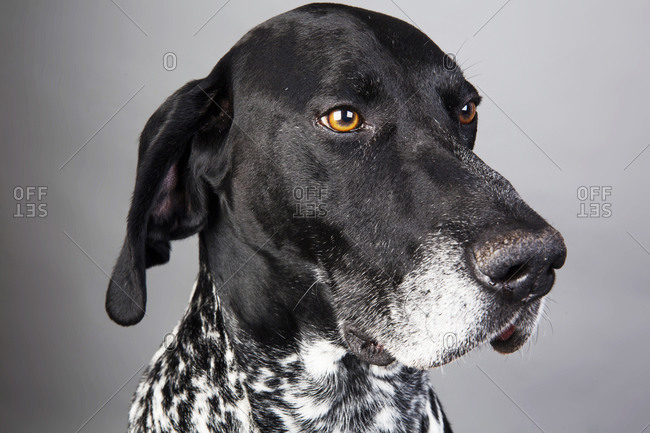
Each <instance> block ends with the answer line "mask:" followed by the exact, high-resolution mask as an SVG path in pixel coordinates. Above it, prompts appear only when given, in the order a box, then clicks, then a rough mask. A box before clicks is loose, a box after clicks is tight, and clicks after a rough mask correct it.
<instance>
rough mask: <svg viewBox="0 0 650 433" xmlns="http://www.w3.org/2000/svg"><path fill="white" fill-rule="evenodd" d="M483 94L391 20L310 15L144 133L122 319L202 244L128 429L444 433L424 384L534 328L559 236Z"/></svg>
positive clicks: (140, 307)
mask: <svg viewBox="0 0 650 433" xmlns="http://www.w3.org/2000/svg"><path fill="white" fill-rule="evenodd" d="M480 99H481V98H480V96H479V94H478V92H477V91H476V89H475V88H474V87H473V86H472V85H471V84H470V83H468V82H467V81H466V80H465V79H464V78H463V74H462V72H461V71H460V69H459V68H458V67H457V66H456V65H455V63H453V61H452V60H451V59H450V57H449V56H446V55H445V53H444V52H443V51H442V50H440V49H439V48H438V47H437V46H436V45H435V44H434V43H433V42H432V41H431V40H430V39H429V38H428V37H427V36H426V35H424V34H423V33H422V32H420V31H419V30H417V29H416V28H414V27H413V26H411V25H409V24H407V23H405V22H403V21H400V20H398V19H395V18H392V17H389V16H386V15H382V14H379V13H375V12H370V11H367V10H363V9H358V8H353V7H348V6H343V5H335V4H311V5H307V6H304V7H300V8H298V9H295V10H293V11H290V12H287V13H285V14H282V15H279V16H277V17H275V18H273V19H271V20H269V21H266V22H265V23H263V24H261V25H259V26H257V27H255V28H254V29H252V30H251V31H250V32H249V33H247V34H246V35H245V36H244V37H243V38H242V39H241V40H240V41H239V42H238V43H237V44H236V45H235V46H234V47H233V48H232V49H231V50H230V51H229V52H228V53H227V54H226V55H225V56H224V57H223V58H222V59H221V60H220V61H219V62H218V63H217V65H216V66H215V67H214V69H213V70H212V71H211V72H210V74H209V75H208V76H207V77H205V78H203V79H200V80H196V81H191V82H189V83H187V84H186V85H185V86H183V87H181V88H180V89H179V90H178V91H176V92H175V93H174V94H173V95H171V96H170V97H169V98H168V99H167V100H166V101H165V102H164V103H163V104H162V105H161V106H160V108H158V110H157V111H156V112H155V113H154V114H153V115H152V116H151V118H150V119H149V121H148V122H147V124H146V126H145V128H144V130H143V132H142V134H141V137H140V146H139V152H138V166H137V175H136V182H135V190H134V193H133V198H132V203H131V208H130V211H129V215H128V220H127V235H126V239H125V242H124V245H123V247H122V250H121V253H120V255H119V258H118V259H117V263H116V265H115V268H114V270H113V274H112V277H111V281H110V283H109V287H108V291H107V296H106V309H107V312H108V314H109V316H110V317H111V318H112V319H113V320H114V321H115V322H117V323H119V324H121V325H125V326H128V325H134V324H136V323H138V322H139V321H140V320H141V319H142V318H143V316H144V314H145V304H146V275H145V270H146V268H149V267H151V266H154V265H160V264H163V263H166V262H167V261H168V260H169V256H170V243H171V241H173V240H176V239H181V238H185V237H188V236H191V235H193V234H198V236H199V260H200V271H199V275H198V279H197V282H196V285H195V288H194V291H193V294H192V297H191V301H190V305H189V308H188V309H187V311H186V313H185V314H184V316H183V318H182V319H181V321H180V323H179V324H178V326H177V327H176V328H175V330H174V332H173V334H174V336H175V337H174V338H175V340H174V341H175V344H173V345H171V346H169V345H167V346H166V345H164V346H163V347H161V348H160V350H159V351H158V352H157V353H156V354H155V356H154V358H153V360H152V362H151V364H150V366H149V367H148V369H147V371H146V373H145V374H144V376H143V378H142V380H141V382H140V384H139V386H138V388H137V391H136V393H135V396H134V399H133V403H132V406H131V409H130V412H129V427H128V429H129V432H145V431H146V432H355V433H360V432H450V431H451V427H450V424H449V422H448V420H447V418H446V417H445V415H444V412H443V409H442V406H441V404H440V402H439V401H438V398H437V397H436V395H435V393H434V392H433V390H432V388H431V386H430V384H429V382H428V379H427V375H426V369H430V368H433V367H436V366H441V365H443V364H445V363H448V362H450V361H452V360H454V359H456V358H458V357H460V356H462V355H463V354H465V353H467V352H468V351H470V350H472V349H473V348H475V347H477V346H479V345H481V344H483V343H486V342H489V343H490V344H491V345H492V347H493V348H494V349H495V350H497V351H499V352H502V353H511V352H514V351H516V350H517V349H518V348H520V347H521V346H522V345H523V344H524V343H525V342H526V341H527V339H528V338H529V336H530V335H531V332H532V331H533V330H534V328H535V326H536V324H537V320H538V317H539V315H540V310H541V308H542V304H543V297H544V295H546V294H547V293H548V292H549V290H550V289H551V286H552V285H553V283H554V278H555V269H558V268H560V267H561V266H562V264H563V263H564V260H565V257H566V248H565V245H564V241H563V239H562V236H561V235H560V234H559V232H558V231H556V230H555V229H554V228H552V227H551V226H550V225H549V224H548V223H547V222H545V220H544V219H543V218H542V217H540V216H539V215H538V214H537V213H535V212H534V211H533V210H532V209H531V208H530V207H529V206H528V205H526V203H524V201H523V200H522V199H521V197H520V196H519V195H518V194H517V192H516V191H515V189H514V188H513V187H512V185H511V184H510V183H509V182H508V181H507V180H506V179H504V178H503V177H502V176H501V175H500V174H498V173H497V172H495V171H494V170H492V169H491V168H489V167H488V166H487V165H486V164H485V163H484V162H483V161H481V160H480V159H479V158H478V157H477V156H476V155H475V154H474V152H473V148H474V142H475V139H476V133H477V122H478V115H477V106H478V104H479V102H480Z"/></svg>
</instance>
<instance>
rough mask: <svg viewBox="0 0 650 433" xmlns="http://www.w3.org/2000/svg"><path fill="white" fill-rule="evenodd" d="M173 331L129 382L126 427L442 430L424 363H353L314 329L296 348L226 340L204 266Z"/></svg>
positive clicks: (160, 429) (170, 429)
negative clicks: (132, 386) (133, 384)
mask: <svg viewBox="0 0 650 433" xmlns="http://www.w3.org/2000/svg"><path fill="white" fill-rule="evenodd" d="M174 335H175V337H176V338H175V340H174V343H173V344H167V345H163V346H161V348H160V349H159V350H158V352H157V353H156V354H155V355H154V358H153V360H152V362H151V365H150V366H149V368H148V370H147V372H146V373H145V374H144V376H143V378H142V380H141V382H140V385H139V386H138V389H137V391H136V394H135V396H134V400H133V404H132V406H131V410H130V413H129V423H130V430H129V431H133V432H144V431H155V432H189V431H192V432H194V431H196V432H251V433H252V432H323V433H325V432H450V431H451V429H450V427H449V424H448V422H447V420H446V419H445V417H444V413H443V411H442V407H441V405H440V403H439V401H438V399H437V397H436V396H435V394H434V392H433V389H432V388H431V385H430V384H429V381H428V379H427V377H426V372H425V371H422V370H417V369H413V368H409V367H405V366H403V365H399V364H398V363H394V364H393V365H391V366H389V367H379V366H374V365H370V364H368V363H364V362H360V361H359V360H357V359H356V358H355V357H354V356H353V355H351V354H349V353H347V352H346V350H345V349H343V348H342V347H341V346H340V344H337V342H332V341H329V340H328V339H327V338H326V337H325V338H324V337H323V336H321V335H316V334H313V335H309V334H306V335H304V337H303V338H302V339H301V341H300V343H299V344H300V350H299V351H297V352H295V351H291V350H283V349H282V348H278V349H275V350H265V349H264V348H261V347H255V345H250V344H247V343H244V342H235V341H232V340H231V338H230V337H229V335H228V333H227V331H226V327H225V326H224V313H223V310H222V308H221V306H220V303H219V298H218V295H217V293H216V286H215V284H214V283H213V282H212V281H211V279H210V277H208V276H207V275H205V274H202V276H201V277H200V278H199V281H198V282H197V285H196V287H195V289H194V293H193V295H192V300H191V302H190V306H189V308H188V310H187V312H186V313H185V315H184V317H183V319H182V320H181V322H180V324H179V326H177V328H176V329H175V330H174ZM236 350H238V351H239V352H238V353H240V354H242V355H243V356H240V357H239V358H240V359H239V360H238V359H237V357H236V356H235V351H236Z"/></svg>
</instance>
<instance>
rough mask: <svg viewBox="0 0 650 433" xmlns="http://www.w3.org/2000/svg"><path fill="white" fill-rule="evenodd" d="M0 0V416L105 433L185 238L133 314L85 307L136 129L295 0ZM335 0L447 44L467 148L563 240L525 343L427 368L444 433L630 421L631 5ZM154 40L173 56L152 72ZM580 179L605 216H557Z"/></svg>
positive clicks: (634, 132) (644, 415)
mask: <svg viewBox="0 0 650 433" xmlns="http://www.w3.org/2000/svg"><path fill="white" fill-rule="evenodd" d="M12 3H13V4H11V3H8V2H3V4H2V6H0V9H1V10H0V33H1V34H2V39H1V40H2V50H1V53H2V61H1V64H2V67H0V75H1V80H0V89H1V92H2V115H1V116H0V124H1V125H2V146H3V148H2V149H3V158H2V170H0V178H1V180H2V187H1V189H0V197H1V199H0V218H2V224H1V232H2V261H1V264H0V269H1V271H0V284H1V287H2V290H1V292H0V303H1V304H0V305H1V309H2V310H1V311H0V321H1V322H0V329H2V355H1V356H0V362H1V365H2V368H1V378H0V380H1V382H0V389H1V393H2V394H1V400H0V419H2V424H3V427H2V430H3V431H16V432H37V431H48V432H77V431H82V432H87V433H90V432H109V431H123V430H124V428H125V422H126V414H127V407H128V404H129V400H130V397H131V394H132V393H133V391H134V388H135V386H136V383H137V377H139V375H140V373H141V368H142V367H143V366H144V365H145V364H146V363H147V362H148V360H149V359H150V357H151V356H152V354H153V353H154V351H155V349H156V348H157V346H158V345H159V344H160V342H161V340H162V338H163V336H164V334H165V333H166V332H168V331H169V330H171V329H172V327H173V326H174V324H175V323H176V321H177V320H178V319H179V318H180V316H181V314H182V311H183V310H184V308H185V306H186V305H187V300H188V296H189V292H190V289H191V286H192V283H193V280H194V277H195V274H196V272H197V269H198V267H197V262H196V260H197V252H196V239H190V240H187V241H183V242H179V243H177V244H176V245H175V247H174V248H175V249H174V254H173V255H172V260H171V262H170V264H169V265H167V266H165V267H160V268H156V269H153V270H151V271H150V272H149V277H148V278H149V288H150V302H149V305H148V313H147V317H146V318H145V320H144V321H143V322H142V323H141V324H140V325H138V326H136V327H133V328H129V329H124V328H120V327H119V326H117V325H115V324H113V323H112V322H110V321H109V319H108V317H107V316H106V314H105V312H104V291H105V288H106V285H107V276H106V272H110V270H111V268H112V266H113V263H114V260H115V258H116V256H117V253H118V250H119V247H120V245H121V242H122V238H123V235H124V230H125V217H126V214H127V211H128V205H129V199H130V194H131V191H132V186H133V180H134V174H135V167H136V139H137V136H138V134H139V132H140V130H141V128H142V127H143V126H144V123H145V121H146V120H147V118H148V117H149V115H150V114H151V113H152V112H153V111H154V110H155V109H156V108H157V106H158V105H159V104H160V103H161V102H162V101H163V100H164V98H165V97H166V96H167V95H169V94H170V93H171V92H173V91H174V90H175V89H177V88H178V87H180V86H181V85H182V84H183V83H185V82H186V81H188V80H190V79H192V78H196V77H201V76H204V75H205V74H207V72H208V71H209V70H210V69H211V67H212V66H213V65H214V64H215V63H216V61H217V60H218V59H219V58H220V57H221V56H222V55H223V54H224V53H225V52H226V51H227V50H228V49H229V47H231V46H232V44H233V43H235V42H236V41H237V40H238V39H239V38H240V37H241V36H242V35H243V34H244V33H245V32H246V31H247V30H248V29H249V28H251V27H252V26H254V25H255V24H257V23H259V22H262V21H264V20H265V19H267V18H270V17H272V16H274V15H276V14H278V13H281V12H283V11H285V10H288V9H291V8H293V7H296V6H299V5H300V4H302V2H298V1H276V2H268V1H267V2H265V1H252V0H251V1H238V0H233V1H230V2H229V3H227V4H226V5H225V7H223V9H221V10H220V11H219V12H218V13H216V12H217V11H218V10H219V9H220V8H221V7H222V6H223V5H224V2H223V1H210V2H206V1H203V2H192V5H191V6H189V4H187V3H183V2H173V1H170V0H163V1H160V2H155V3H154V2H137V1H132V0H115V3H114V2H112V1H110V0H106V1H95V2H88V1H81V0H79V1H59V2H57V3H58V4H56V5H55V4H54V2H45V1H40V2H37V1H30V2H18V1H15V2H12ZM351 3H352V4H356V5H360V6H365V7H368V8H372V9H375V10H378V11H381V12H385V13H388V14H391V15H393V16H396V17H399V18H402V19H404V20H407V21H409V20H411V19H412V20H414V21H415V22H416V23H417V25H418V26H419V27H420V28H421V29H422V30H423V31H424V32H426V33H427V34H428V35H429V36H430V37H431V38H432V39H433V40H434V41H435V42H436V43H437V44H438V45H439V46H440V47H442V48H443V49H444V50H445V51H448V52H458V51H459V48H460V47H461V46H462V49H461V50H460V51H459V52H458V54H457V57H458V60H459V62H460V63H461V64H462V65H463V68H464V69H465V70H466V76H468V77H470V78H471V81H472V82H473V83H475V84H477V85H478V86H479V87H480V90H481V93H482V94H483V95H484V103H483V104H482V105H481V107H480V117H481V122H480V127H479V136H478V140H477V147H476V152H477V153H478V154H479V155H480V156H481V157H482V158H483V159H484V160H485V161H486V162H488V163H489V164H490V165H491V166H492V167H494V168H495V169H497V170H498V171H500V172H501V173H502V174H504V175H505V176H506V177H507V178H509V179H510V180H511V181H512V183H513V184H514V185H515V186H516V187H517V189H518V191H519V192H520V193H521V195H522V196H523V197H524V198H525V199H526V200H527V201H528V202H529V203H530V204H531V205H532V206H533V207H534V208H535V209H537V210H538V211H539V212H540V213H541V214H542V215H543V216H545V217H546V218H547V219H548V220H549V221H550V222H551V223H553V224H554V225H555V226H556V227H557V228H558V229H560V231H561V232H562V233H563V234H564V236H565V238H566V242H567V245H568V249H569V258H568V261H567V264H566V266H565V268H564V269H562V271H560V272H559V279H558V283H557V285H556V286H555V288H554V289H553V291H552V292H551V295H550V301H549V302H548V304H547V308H546V318H545V319H544V320H542V322H541V324H540V327H539V332H538V335H537V337H536V338H534V339H533V340H534V341H533V342H531V343H529V344H528V345H527V346H526V347H525V348H524V349H523V350H522V351H521V352H519V353H517V354H513V355H510V356H508V357H503V356H501V355H498V354H496V353H494V352H493V351H491V350H489V349H488V348H485V349H482V350H478V351H476V352H474V353H472V354H471V355H469V356H467V357H465V358H463V359H461V360H459V361H457V362H454V363H453V364H452V365H449V366H446V367H444V368H441V369H437V370H434V371H432V373H431V377H432V380H433V382H434V384H435V387H436V389H437V390H438V392H439V394H440V396H441V398H442V401H443V403H444V404H445V407H446V410H447V412H448V415H449V416H450V418H451V420H452V421H453V424H454V425H455V427H456V431H458V432H471V431H488V432H497V431H499V432H522V431H529V432H535V431H543V432H578V431H582V432H614V431H616V432H629V433H639V432H641V431H642V430H643V429H644V428H646V426H647V425H648V423H650V413H649V411H648V409H649V408H650V404H649V396H650V391H649V390H648V389H649V386H650V374H649V373H648V359H647V358H648V333H649V332H650V320H648V306H649V305H650V291H649V290H648V286H649V284H648V283H649V281H650V253H649V252H648V249H649V248H650V229H649V228H648V217H647V215H648V211H649V210H650V199H649V197H648V192H647V191H648V189H647V188H648V179H649V175H648V170H649V169H650V150H646V148H647V146H648V144H650V133H648V127H647V125H648V119H647V117H648V109H647V103H648V100H649V99H650V80H648V76H650V60H649V58H648V55H647V53H648V49H647V43H648V42H649V36H650V31H649V30H648V25H647V20H648V18H649V17H650V5H648V3H647V2H641V1H638V2H619V3H616V4H607V3H602V2H593V1H591V2H587V1H576V0H572V1H546V2H541V1H540V2H530V1H524V0H512V1H509V2H505V1H504V0H489V1H481V2H479V1H475V2H466V1H464V2H453V1H439V2H427V3H425V2H417V1H414V0H396V1H395V2H392V1H374V2H369V1H367V2H363V1H359V2H351ZM118 5H119V6H118ZM215 13H216V15H215ZM409 17H410V18H409ZM202 26H203V27H202ZM166 52H173V53H175V54H176V56H177V67H176V69H175V70H173V71H167V70H165V69H164V68H163V55H164V54H165V53H166ZM143 86H144V87H143ZM134 95H135V96H134ZM127 101H128V102H127ZM79 149H81V150H79ZM644 150H645V152H644ZM77 151H78V153H77V154H76V156H74V157H73V158H72V159H70V160H69V158H70V157H71V156H72V155H73V154H74V153H75V152H77ZM545 154H546V155H545ZM547 155H548V156H547ZM635 158H636V159H635ZM68 160H69V162H68V163H67V164H66V165H65V166H64V167H63V168H62V169H61V166H62V165H63V164H64V163H66V161H68ZM626 167H627V168H626ZM27 186H46V187H47V188H48V190H47V196H46V197H44V198H43V200H42V202H41V203H45V205H46V209H47V216H46V217H44V218H16V217H14V216H13V215H14V214H15V213H16V209H17V206H18V205H19V204H20V205H24V204H25V202H26V200H22V201H19V200H16V199H15V197H14V188H16V187H19V188H21V187H22V188H24V187H27ZM580 186H610V187H612V195H611V197H607V201H608V202H609V203H610V205H609V206H611V211H612V215H611V216H610V217H609V218H604V217H601V218H578V217H577V214H578V213H579V211H580V203H581V202H580V200H579V199H578V197H577V193H576V192H577V189H578V188H579V187H580ZM30 202H32V203H35V202H36V199H33V198H32V199H31V200H30ZM600 202H601V200H599V199H596V200H594V205H595V206H596V207H599V206H600V205H601V203H600ZM585 203H586V205H587V206H589V205H590V201H589V200H587V201H586V202H585ZM648 430H649V431H650V429H648Z"/></svg>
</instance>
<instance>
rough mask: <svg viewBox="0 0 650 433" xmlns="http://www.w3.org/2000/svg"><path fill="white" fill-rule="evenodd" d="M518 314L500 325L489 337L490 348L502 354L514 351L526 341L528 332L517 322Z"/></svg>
mask: <svg viewBox="0 0 650 433" xmlns="http://www.w3.org/2000/svg"><path fill="white" fill-rule="evenodd" d="M518 320H519V316H517V317H515V318H514V319H512V320H511V321H510V322H508V323H507V324H506V325H505V326H504V327H502V328H501V329H500V330H499V331H498V332H497V333H496V334H495V335H494V336H493V337H492V338H491V339H490V345H491V346H492V348H493V349H494V350H495V351H497V352H499V353H503V354H510V353H514V352H516V351H517V350H519V348H520V347H521V346H522V345H523V344H524V343H525V342H526V340H527V339H528V333H527V331H526V329H525V328H524V327H522V326H521V325H520V324H518V323H517V322H518Z"/></svg>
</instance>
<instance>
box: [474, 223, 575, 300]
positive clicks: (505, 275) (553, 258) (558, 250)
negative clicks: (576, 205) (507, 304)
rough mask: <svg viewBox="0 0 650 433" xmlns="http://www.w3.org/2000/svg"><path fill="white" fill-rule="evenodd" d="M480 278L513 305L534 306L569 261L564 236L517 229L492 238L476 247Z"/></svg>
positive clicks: (475, 254) (551, 232) (549, 230)
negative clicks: (532, 304) (534, 302)
mask: <svg viewBox="0 0 650 433" xmlns="http://www.w3.org/2000/svg"><path fill="white" fill-rule="evenodd" d="M470 254H472V255H473V258H474V260H472V262H473V264H474V267H475V273H476V276H477V278H478V279H479V280H480V281H481V282H483V284H484V285H485V286H487V287H489V288H491V289H493V290H495V291H497V292H499V293H502V294H503V296H504V297H506V298H509V299H511V300H513V301H521V302H530V301H532V300H534V299H537V298H540V297H542V296H544V295H546V294H547V293H548V292H549V291H550V290H551V287H552V286H553V282H554V281H555V271H554V269H559V268H560V267H562V265H563V264H564V260H565V259H566V247H565V245H564V240H563V239H562V235H560V233H559V232H558V231H557V230H555V229H553V228H551V227H547V228H546V229H544V230H536V231H532V230H527V229H515V230H509V231H507V232H505V233H503V232H502V233H499V234H496V235H491V236H489V237H488V238H487V239H485V238H484V239H483V240H482V241H481V242H478V243H477V244H475V245H474V246H473V247H472V250H471V251H470Z"/></svg>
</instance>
